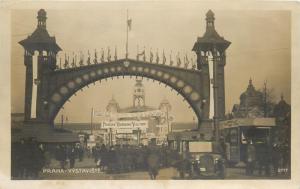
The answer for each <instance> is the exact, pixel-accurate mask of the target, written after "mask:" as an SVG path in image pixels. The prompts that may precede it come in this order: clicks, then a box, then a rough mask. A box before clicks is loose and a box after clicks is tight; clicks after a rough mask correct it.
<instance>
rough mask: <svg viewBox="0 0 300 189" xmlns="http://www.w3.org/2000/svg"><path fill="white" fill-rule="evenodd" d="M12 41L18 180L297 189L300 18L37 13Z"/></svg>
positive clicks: (13, 149)
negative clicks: (295, 69) (295, 46)
mask: <svg viewBox="0 0 300 189" xmlns="http://www.w3.org/2000/svg"><path fill="white" fill-rule="evenodd" d="M69 4H71V3H69ZM65 5H68V3H66V4H65ZM10 37H11V40H10V47H11V49H10V55H9V56H10V60H11V62H10V71H9V70H7V72H10V105H11V107H10V118H11V119H10V127H9V128H10V136H11V137H10V141H9V142H10V179H11V180H287V181H289V180H290V179H291V178H292V169H293V167H292V162H291V160H292V158H291V149H292V148H291V141H292V134H291V130H293V128H294V127H295V125H292V122H291V114H292V111H291V109H292V108H291V106H292V103H291V95H292V94H291V88H292V83H291V75H292V74H291V73H292V71H291V70H292V43H293V42H292V12H291V10H289V9H286V10H285V9H271V10H267V9H266V10H262V9H257V10H256V9H234V10H231V9H225V8H224V9H220V8H215V7H214V6H202V4H201V3H200V2H190V3H184V2H180V1H179V2H172V3H170V2H168V1H161V2H159V1H155V2H152V1H140V2H135V1H122V2H118V1H116V2H108V1H104V2H97V6H95V7H94V8H90V7H89V6H87V7H85V6H84V4H82V7H81V8H68V7H67V6H63V7H62V8H51V7H47V6H40V7H38V6H34V8H28V7H27V8H24V9H22V8H21V9H20V8H18V9H11V10H10ZM293 102H294V101H293Z"/></svg>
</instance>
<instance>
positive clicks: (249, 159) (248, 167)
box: [246, 140, 256, 175]
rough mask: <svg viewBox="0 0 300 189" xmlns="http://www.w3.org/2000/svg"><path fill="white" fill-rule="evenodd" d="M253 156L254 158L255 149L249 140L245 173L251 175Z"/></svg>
mask: <svg viewBox="0 0 300 189" xmlns="http://www.w3.org/2000/svg"><path fill="white" fill-rule="evenodd" d="M255 158H256V149H255V146H254V144H253V142H252V140H251V141H249V142H248V144H247V165H246V175H253V172H254V168H255Z"/></svg>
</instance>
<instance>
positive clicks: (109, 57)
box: [107, 47, 111, 62]
mask: <svg viewBox="0 0 300 189" xmlns="http://www.w3.org/2000/svg"><path fill="white" fill-rule="evenodd" d="M110 60H111V54H110V48H109V47H107V61H108V62H110Z"/></svg>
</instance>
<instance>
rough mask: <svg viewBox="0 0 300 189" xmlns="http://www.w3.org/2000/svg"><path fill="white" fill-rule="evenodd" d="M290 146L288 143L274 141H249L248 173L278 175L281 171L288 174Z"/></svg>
mask: <svg viewBox="0 0 300 189" xmlns="http://www.w3.org/2000/svg"><path fill="white" fill-rule="evenodd" d="M288 150H289V148H288V146H287V145H283V144H279V143H273V144H271V145H269V144H265V143H261V144H254V143H253V142H252V141H248V143H247V151H246V153H247V157H246V158H247V159H246V175H250V176H251V175H253V174H254V171H255V170H257V172H258V175H260V176H261V175H264V176H273V175H274V176H277V175H278V174H280V173H284V174H288V167H289V152H288Z"/></svg>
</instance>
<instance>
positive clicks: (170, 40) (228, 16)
mask: <svg viewBox="0 0 300 189" xmlns="http://www.w3.org/2000/svg"><path fill="white" fill-rule="evenodd" d="M41 8H44V9H46V11H47V17H48V19H47V29H48V31H49V33H50V35H54V36H55V37H56V41H57V43H58V44H59V45H60V47H61V48H62V49H63V52H61V53H59V56H62V57H63V55H64V53H68V54H70V55H71V54H72V52H75V53H76V52H79V51H83V52H85V53H86V52H87V51H88V50H90V51H94V49H98V50H100V49H101V48H107V47H110V48H111V49H114V48H115V47H117V49H118V54H119V56H124V54H125V39H126V9H128V10H129V16H130V18H131V19H132V31H131V32H130V33H129V49H130V52H129V53H130V56H131V57H135V55H136V49H137V45H139V47H140V49H142V48H143V47H144V46H145V47H146V51H148V50H149V49H150V48H152V49H153V50H154V52H155V51H156V50H157V49H158V50H159V51H160V52H161V51H162V50H164V51H165V52H166V54H169V53H170V51H171V50H172V51H173V56H174V55H175V53H174V52H176V53H177V52H180V54H182V55H183V54H187V55H188V56H189V57H194V56H195V55H194V54H193V52H192V51H191V49H192V47H193V44H194V42H195V41H196V39H197V37H198V36H202V35H203V33H204V32H205V14H206V12H207V11H208V9H209V8H210V7H205V6H203V5H201V4H200V3H183V2H178V3H175V2H174V3H172V4H170V3H167V2H161V3H160V2H140V3H137V2H123V3H118V2H112V3H108V2H106V3H105V2H102V3H98V4H97V6H95V7H94V8H91V7H89V8H85V7H84V6H83V7H81V8H80V9H78V8H76V9H75V8H74V9H73V8H72V9H59V10H57V9H47V7H41ZM212 10H213V9H212ZM37 11H38V9H36V10H28V9H27V10H20V9H18V10H13V11H12V14H11V16H12V17H11V29H12V30H11V31H12V40H11V42H12V63H11V72H12V78H11V79H12V87H11V90H12V112H22V111H23V106H24V105H23V104H24V97H23V94H24V83H25V66H24V63H23V53H24V51H23V49H22V47H21V46H20V45H19V44H18V43H17V42H18V41H20V40H22V39H24V38H26V36H27V35H29V34H31V33H32V32H33V31H34V29H35V28H36V24H37V21H36V15H37ZM213 11H214V13H215V17H216V20H215V26H216V29H217V31H218V33H219V34H220V35H221V36H224V37H225V39H227V40H229V41H231V42H232V44H231V46H230V47H229V48H228V50H227V65H226V67H225V87H226V111H227V112H228V111H230V110H231V108H232V105H233V104H235V103H239V95H240V94H241V92H243V91H244V90H245V89H246V87H247V85H248V80H249V78H250V77H251V78H252V79H253V84H254V85H255V87H256V88H262V87H263V83H264V81H265V80H267V81H268V86H269V87H271V88H274V90H275V93H274V94H275V96H276V100H278V99H279V97H280V94H281V93H282V94H284V97H285V99H286V101H287V102H290V90H291V80H290V71H291V66H290V65H291V63H290V62H291V61H290V45H291V42H290V12H288V11H249V10H247V11H246V10H244V11H243V10H240V11H228V10H219V9H218V10H213ZM148 56H149V55H148ZM134 83H135V81H134V79H133V78H132V79H130V78H125V79H118V80H116V79H114V80H107V81H106V82H102V83H101V84H100V83H97V84H96V85H95V86H93V87H92V85H91V87H90V88H85V89H84V91H83V92H80V93H78V94H77V96H76V97H75V96H74V97H72V98H71V99H70V100H71V102H67V103H66V104H65V106H64V107H65V109H64V112H63V113H64V114H65V115H68V117H69V120H70V121H74V122H84V121H88V120H89V119H90V109H91V107H94V108H95V109H96V110H104V108H105V106H106V104H107V102H108V101H109V99H110V98H111V97H112V95H114V97H115V99H116V100H117V101H118V102H119V103H120V106H121V107H126V106H130V105H132V89H133V85H134ZM143 83H144V84H145V90H146V104H147V105H149V106H153V107H157V106H158V105H159V103H160V101H161V100H162V99H163V98H164V97H166V98H167V99H169V101H170V103H171V104H172V106H173V108H172V114H173V115H174V116H175V117H176V121H191V120H192V118H193V117H194V115H193V112H192V111H191V110H190V109H188V104H187V103H186V102H184V101H183V98H182V97H181V96H180V95H179V96H177V94H176V93H175V92H174V91H171V90H170V88H165V87H164V86H162V85H159V84H158V83H157V82H153V81H150V80H149V81H147V80H146V79H144V81H143ZM60 113H61V112H60Z"/></svg>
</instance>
